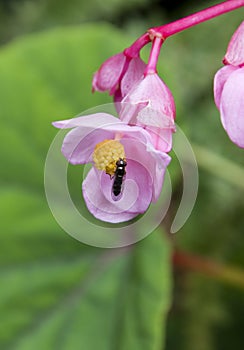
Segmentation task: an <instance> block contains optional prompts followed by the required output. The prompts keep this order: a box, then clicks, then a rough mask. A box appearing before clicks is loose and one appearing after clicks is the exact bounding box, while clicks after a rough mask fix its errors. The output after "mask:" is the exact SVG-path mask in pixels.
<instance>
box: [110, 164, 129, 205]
mask: <svg viewBox="0 0 244 350" xmlns="http://www.w3.org/2000/svg"><path fill="white" fill-rule="evenodd" d="M126 165H127V163H126V160H125V159H123V158H120V159H119V160H117V162H116V170H115V173H114V181H113V186H112V198H113V200H114V201H117V200H119V199H120V198H121V195H122V185H123V181H124V178H125V174H126V171H125V167H126Z"/></svg>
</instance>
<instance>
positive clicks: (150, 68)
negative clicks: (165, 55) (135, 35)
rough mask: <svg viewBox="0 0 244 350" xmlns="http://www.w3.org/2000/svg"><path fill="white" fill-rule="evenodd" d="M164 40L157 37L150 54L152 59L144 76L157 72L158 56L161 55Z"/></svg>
mask: <svg viewBox="0 0 244 350" xmlns="http://www.w3.org/2000/svg"><path fill="white" fill-rule="evenodd" d="M162 43H163V40H162V38H161V37H155V38H154V40H153V44H152V49H151V52H150V57H149V60H148V64H147V67H146V70H145V72H144V75H145V76H146V75H148V74H154V73H156V72H157V69H156V66H157V61H158V56H159V53H160V48H161V46H162Z"/></svg>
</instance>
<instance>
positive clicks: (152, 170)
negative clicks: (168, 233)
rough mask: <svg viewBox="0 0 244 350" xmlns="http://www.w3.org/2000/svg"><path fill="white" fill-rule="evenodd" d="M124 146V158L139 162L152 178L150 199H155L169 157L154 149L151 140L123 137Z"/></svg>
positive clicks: (160, 186)
mask: <svg viewBox="0 0 244 350" xmlns="http://www.w3.org/2000/svg"><path fill="white" fill-rule="evenodd" d="M121 142H122V144H123V145H124V148H125V154H126V159H127V160H128V159H130V160H134V161H135V162H138V163H140V164H141V165H142V166H143V168H145V169H146V170H147V172H148V173H149V174H150V176H151V178H152V184H153V194H152V200H153V201H156V200H157V199H158V197H159V195H160V193H161V190H162V185H163V180H164V175H165V171H166V168H167V166H168V164H169V163H170V160H171V158H170V157H169V156H168V155H167V154H166V153H163V152H161V151H158V150H156V149H155V148H154V147H153V145H152V144H151V142H148V141H147V142H145V141H141V140H136V139H129V138H128V139H127V138H123V139H122V140H121Z"/></svg>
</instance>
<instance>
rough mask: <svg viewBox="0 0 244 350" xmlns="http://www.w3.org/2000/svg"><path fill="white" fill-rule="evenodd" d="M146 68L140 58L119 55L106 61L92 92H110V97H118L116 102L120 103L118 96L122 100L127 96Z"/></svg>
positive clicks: (98, 73)
mask: <svg viewBox="0 0 244 350" xmlns="http://www.w3.org/2000/svg"><path fill="white" fill-rule="evenodd" d="M145 67H146V64H145V63H144V62H143V61H142V60H141V58H140V57H134V58H131V57H128V56H126V55H125V54H124V53H123V52H121V53H118V54H117V55H114V56H112V57H110V58H109V59H108V60H106V61H105V62H104V63H103V64H102V65H101V67H100V68H99V70H98V71H97V72H96V73H95V74H94V77H93V81H92V90H93V91H94V90H97V91H100V92H104V91H109V94H110V95H116V96H115V101H116V102H118V96H120V95H121V99H122V98H123V97H124V96H125V95H126V94H127V92H128V91H129V90H130V89H131V88H132V86H133V85H134V84H135V83H136V82H137V81H138V79H140V78H141V76H142V75H143V72H144V70H145ZM118 91H119V92H118Z"/></svg>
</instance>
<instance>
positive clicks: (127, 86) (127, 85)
mask: <svg viewBox="0 0 244 350" xmlns="http://www.w3.org/2000/svg"><path fill="white" fill-rule="evenodd" d="M145 69H146V64H145V62H143V61H142V59H141V58H140V57H136V58H133V59H132V60H131V61H130V63H129V66H128V69H127V71H126V72H125V74H124V76H123V78H122V80H121V85H120V88H121V94H122V96H123V97H124V96H125V95H127V94H128V92H129V91H130V90H131V88H132V87H133V86H134V85H135V84H136V83H137V82H138V80H140V79H141V78H142V77H143V73H144V71H145Z"/></svg>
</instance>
